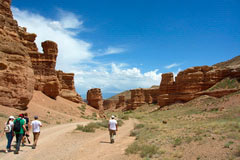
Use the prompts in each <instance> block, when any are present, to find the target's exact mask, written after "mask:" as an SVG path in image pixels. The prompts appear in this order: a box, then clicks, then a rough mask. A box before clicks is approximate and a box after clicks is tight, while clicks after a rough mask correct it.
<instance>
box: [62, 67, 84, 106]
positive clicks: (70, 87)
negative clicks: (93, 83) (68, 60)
mask: <svg viewBox="0 0 240 160" xmlns="http://www.w3.org/2000/svg"><path fill="white" fill-rule="evenodd" d="M57 77H58V80H59V81H60V96H61V97H63V98H66V99H68V100H70V101H73V102H76V103H82V102H83V101H82V98H81V96H80V95H79V94H78V93H77V92H76V90H75V86H74V73H64V72H62V71H57Z"/></svg>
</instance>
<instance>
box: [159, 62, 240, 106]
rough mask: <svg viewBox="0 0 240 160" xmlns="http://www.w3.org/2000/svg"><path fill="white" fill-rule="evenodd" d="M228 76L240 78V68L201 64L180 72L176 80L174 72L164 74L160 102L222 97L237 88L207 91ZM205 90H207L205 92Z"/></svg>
mask: <svg viewBox="0 0 240 160" xmlns="http://www.w3.org/2000/svg"><path fill="white" fill-rule="evenodd" d="M226 77H231V78H235V77H237V78H239V77H240V68H239V67H237V66H235V67H223V68H219V67H216V66H213V67H209V66H200V67H192V68H188V69H186V70H184V71H181V72H179V73H178V75H177V77H176V78H175V79H176V80H174V78H173V74H172V73H166V74H163V75H162V81H161V84H160V87H159V97H158V104H159V105H160V106H165V105H169V104H172V103H175V102H187V101H190V100H192V99H194V98H196V97H199V96H201V95H210V96H214V97H221V96H224V95H226V94H229V93H232V92H235V91H237V90H234V89H231V90H221V91H205V90H206V89H208V88H210V87H212V86H213V85H215V84H216V83H218V82H220V81H221V80H222V79H224V78H226ZM203 91H205V92H203Z"/></svg>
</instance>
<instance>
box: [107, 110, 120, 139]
mask: <svg viewBox="0 0 240 160" xmlns="http://www.w3.org/2000/svg"><path fill="white" fill-rule="evenodd" d="M108 130H109V134H110V142H111V143H114V139H115V136H116V131H118V125H117V121H116V120H115V116H114V115H112V116H111V119H110V120H109V123H108Z"/></svg>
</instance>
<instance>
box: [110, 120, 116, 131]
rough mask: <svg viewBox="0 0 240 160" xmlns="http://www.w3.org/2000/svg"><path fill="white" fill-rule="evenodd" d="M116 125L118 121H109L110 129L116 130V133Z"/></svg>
mask: <svg viewBox="0 0 240 160" xmlns="http://www.w3.org/2000/svg"><path fill="white" fill-rule="evenodd" d="M116 125H117V121H116V120H115V119H110V120H109V129H111V130H114V131H115V130H117V127H116Z"/></svg>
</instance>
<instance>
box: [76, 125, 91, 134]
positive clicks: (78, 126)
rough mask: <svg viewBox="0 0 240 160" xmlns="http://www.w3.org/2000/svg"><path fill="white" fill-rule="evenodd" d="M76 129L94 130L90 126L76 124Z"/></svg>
mask: <svg viewBox="0 0 240 160" xmlns="http://www.w3.org/2000/svg"><path fill="white" fill-rule="evenodd" d="M76 130H80V131H83V132H95V129H94V128H93V127H92V126H88V125H86V126H83V125H77V128H76Z"/></svg>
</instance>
